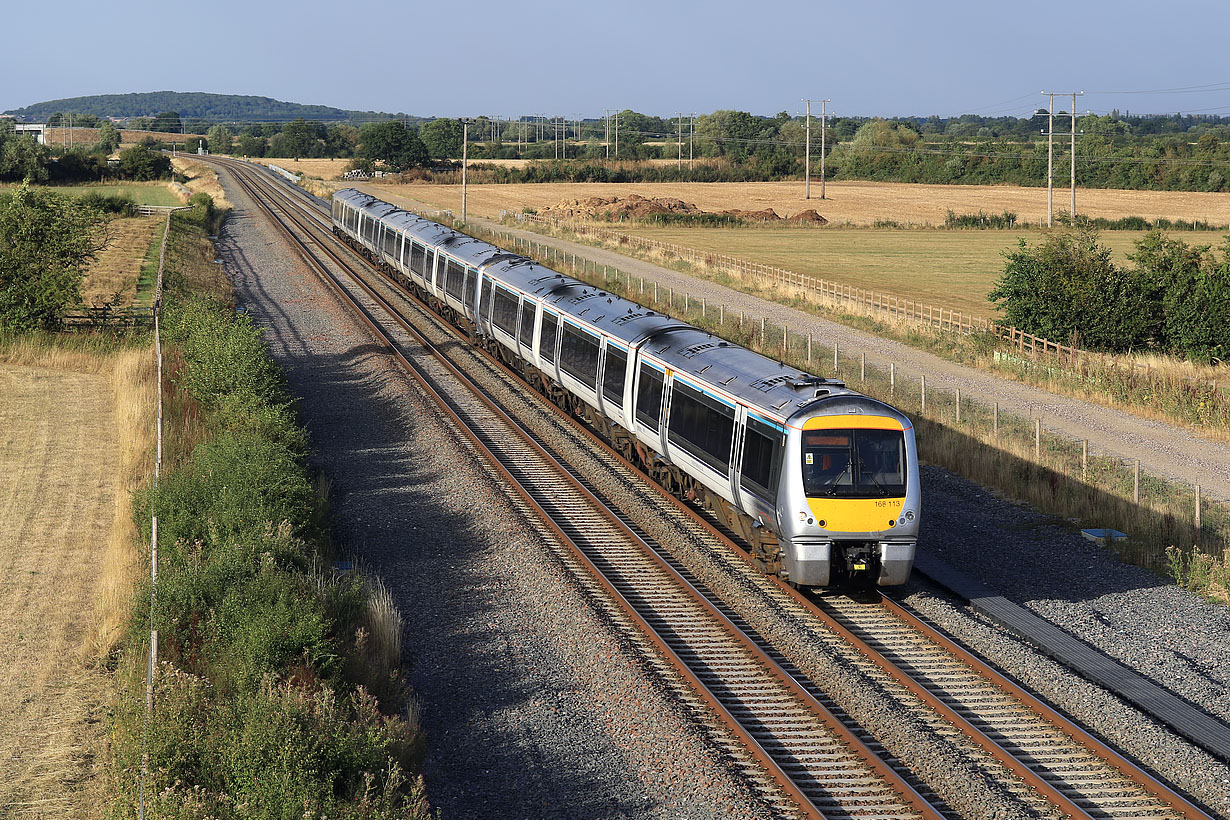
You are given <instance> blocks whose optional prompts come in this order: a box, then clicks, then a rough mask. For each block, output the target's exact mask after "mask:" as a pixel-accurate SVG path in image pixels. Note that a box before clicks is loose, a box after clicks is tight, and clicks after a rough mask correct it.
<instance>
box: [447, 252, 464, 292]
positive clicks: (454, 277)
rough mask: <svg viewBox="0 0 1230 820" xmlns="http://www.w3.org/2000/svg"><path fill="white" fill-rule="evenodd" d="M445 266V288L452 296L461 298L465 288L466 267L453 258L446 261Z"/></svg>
mask: <svg viewBox="0 0 1230 820" xmlns="http://www.w3.org/2000/svg"><path fill="white" fill-rule="evenodd" d="M446 265H447V267H446V268H445V271H446V273H445V278H444V290H445V291H447V292H448V293H449V295H451V296H456V297H457V298H458V299H460V298H461V293H462V290H463V289H464V288H465V280H466V269H465V268H463V267H462V266H461V265H459V264H457V263H456V262H454V261H453V260H452V259H449V260H447V261H446Z"/></svg>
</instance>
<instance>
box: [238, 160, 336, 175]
mask: <svg viewBox="0 0 1230 820" xmlns="http://www.w3.org/2000/svg"><path fill="white" fill-rule="evenodd" d="M248 162H254V163H256V164H257V165H269V164H271V163H272V164H273V165H276V166H278V167H279V168H285V169H286V170H287V171H290V172H291V173H295V174H306V175H307V176H311V177H320V178H321V179H337V178H338V177H340V176H341V175H342V174H343V173H344V172H345V170H346V169H347V168H348V167H350V163H352V162H354V160H350V159H295V158H293V157H289V158H288V157H282V158H278V157H260V158H256V157H250V158H249V159H248Z"/></svg>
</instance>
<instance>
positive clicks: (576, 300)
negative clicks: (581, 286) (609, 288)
mask: <svg viewBox="0 0 1230 820" xmlns="http://www.w3.org/2000/svg"><path fill="white" fill-rule="evenodd" d="M597 295H598V294H597V293H596V292H594V291H592V290H586V291H582V292H581V293H579V294H577V295H576V296H574V297H572V299H570V300H569V301H571V302H572V303H573V304H574V305H579V304H581V303H582V302H584V301H585V300H586V299H592V298H594V297H595V296H597Z"/></svg>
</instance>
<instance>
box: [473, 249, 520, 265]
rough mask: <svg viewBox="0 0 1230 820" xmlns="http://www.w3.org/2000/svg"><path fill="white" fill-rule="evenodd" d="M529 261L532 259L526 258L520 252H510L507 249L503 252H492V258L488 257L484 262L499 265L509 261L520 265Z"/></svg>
mask: <svg viewBox="0 0 1230 820" xmlns="http://www.w3.org/2000/svg"><path fill="white" fill-rule="evenodd" d="M528 261H530V260H528V259H526V258H525V257H524V256H522V255H520V254H517V253H508V252H506V251H505V252H501V253H496V254H492V256H491V258H490V259H488V260H487V261H486V262H484V263H483V264H484V265H498V264H499V263H501V262H508V263H510V264H512V265H518V264H521V263H523V262H528Z"/></svg>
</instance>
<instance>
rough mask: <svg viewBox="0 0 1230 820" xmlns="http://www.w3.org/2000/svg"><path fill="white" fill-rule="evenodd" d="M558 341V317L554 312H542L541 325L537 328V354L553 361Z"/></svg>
mask: <svg viewBox="0 0 1230 820" xmlns="http://www.w3.org/2000/svg"><path fill="white" fill-rule="evenodd" d="M558 341H559V318H558V317H556V315H555V314H554V313H548V312H547V311H545V310H544V311H543V312H542V326H541V327H540V328H539V329H538V355H539V356H541V357H542V358H543V359H544V360H545V361H548V362H551V363H552V364H554V363H555V345H556V342H558Z"/></svg>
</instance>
